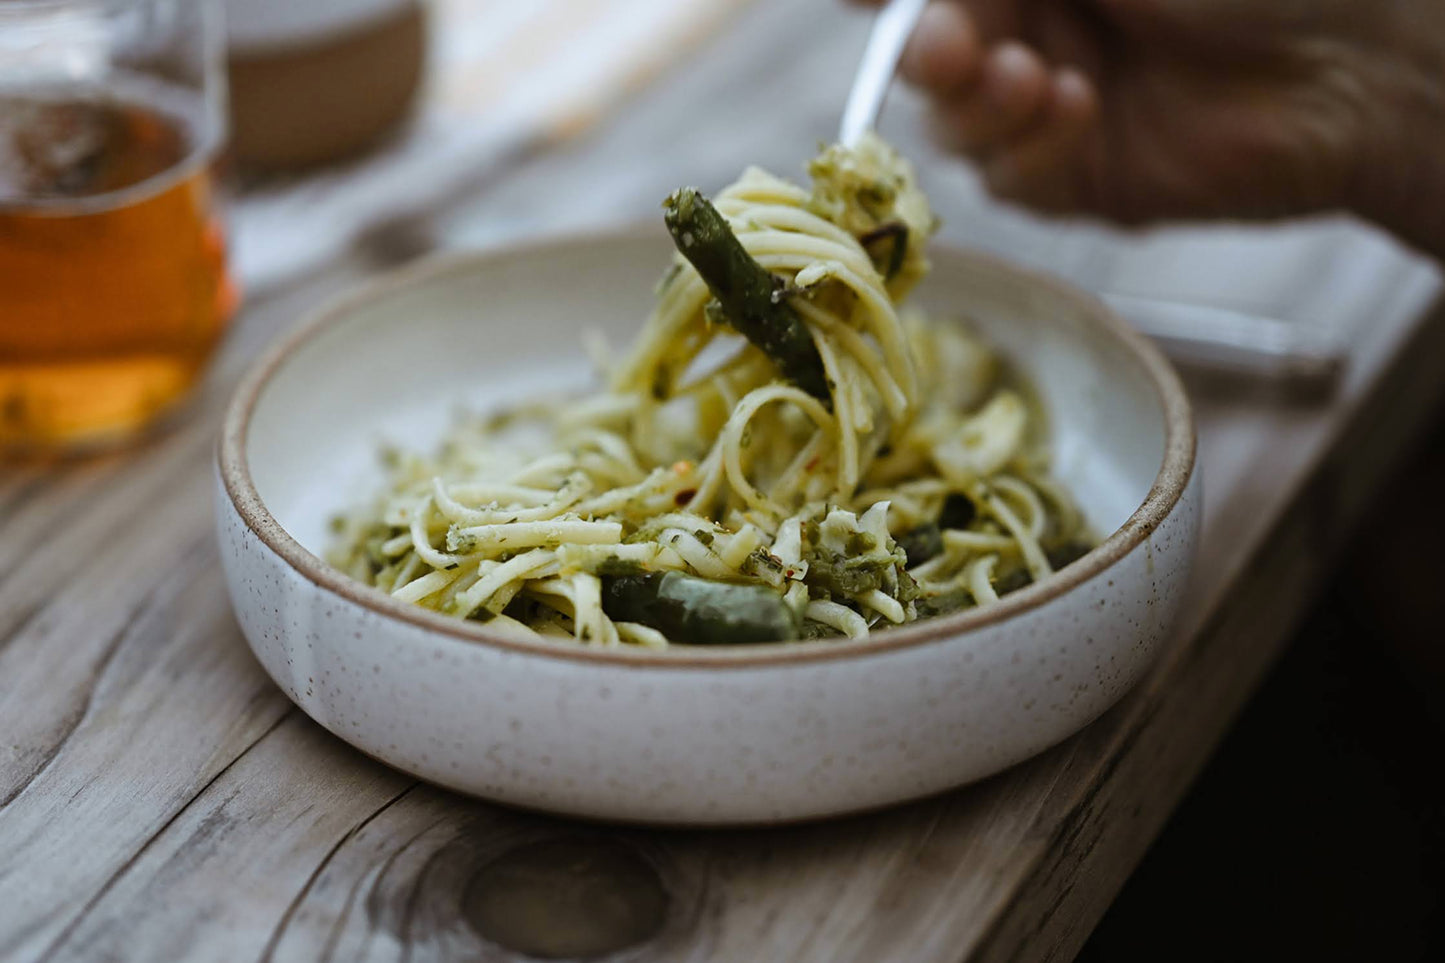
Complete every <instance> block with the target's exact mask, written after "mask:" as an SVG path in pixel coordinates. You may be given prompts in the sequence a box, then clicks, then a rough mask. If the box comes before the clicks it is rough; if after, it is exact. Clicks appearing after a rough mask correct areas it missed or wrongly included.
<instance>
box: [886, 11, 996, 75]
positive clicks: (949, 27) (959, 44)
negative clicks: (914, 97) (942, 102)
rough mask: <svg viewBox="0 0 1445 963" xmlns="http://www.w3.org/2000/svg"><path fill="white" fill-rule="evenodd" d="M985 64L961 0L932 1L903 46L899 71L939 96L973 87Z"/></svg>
mask: <svg viewBox="0 0 1445 963" xmlns="http://www.w3.org/2000/svg"><path fill="white" fill-rule="evenodd" d="M982 66H983V47H982V44H981V43H980V41H979V35H978V30H977V28H976V27H975V25H974V21H973V17H972V16H970V14H969V12H968V11H967V10H966V9H965V8H964V6H963V4H961V3H949V2H945V3H931V4H929V5H928V7H927V8H926V9H925V10H924V11H923V15H922V16H921V17H920V18H919V20H918V28H917V29H916V30H914V31H913V36H912V38H911V39H910V40H909V42H908V46H907V47H906V48H904V51H903V60H902V62H901V63H900V64H899V72H900V73H902V74H903V77H904V79H906V80H907V81H908V82H909V83H911V84H913V85H914V86H916V87H921V88H923V89H924V90H925V91H928V92H930V93H932V94H934V95H936V96H950V95H953V94H956V93H958V92H960V91H962V90H964V89H966V88H968V87H970V86H972V84H973V82H974V80H975V79H976V78H977V76H978V72H979V70H980V68H981V67H982Z"/></svg>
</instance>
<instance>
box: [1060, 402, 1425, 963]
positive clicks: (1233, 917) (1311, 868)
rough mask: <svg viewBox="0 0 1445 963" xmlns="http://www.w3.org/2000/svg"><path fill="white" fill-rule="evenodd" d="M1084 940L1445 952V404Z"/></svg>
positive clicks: (1173, 949)
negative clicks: (1329, 580) (1292, 636)
mask: <svg viewBox="0 0 1445 963" xmlns="http://www.w3.org/2000/svg"><path fill="white" fill-rule="evenodd" d="M1376 505H1377V507H1376V509H1375V510H1374V511H1373V513H1372V514H1371V515H1370V517H1368V518H1367V519H1366V520H1365V522H1364V524H1363V525H1362V526H1361V530H1360V532H1359V534H1358V536H1357V537H1356V539H1355V541H1354V543H1353V544H1352V545H1351V546H1350V548H1349V550H1348V551H1347V552H1346V554H1345V556H1344V558H1343V559H1342V564H1341V566H1340V569H1339V572H1338V574H1337V576H1336V577H1335V579H1334V580H1333V582H1332V584H1331V585H1330V586H1329V588H1328V589H1327V590H1326V592H1325V593H1324V595H1323V597H1322V598H1321V600H1320V602H1319V604H1318V605H1317V606H1316V608H1315V610H1314V611H1313V612H1312V613H1311V615H1310V616H1309V617H1308V619H1307V621H1306V623H1305V625H1304V626H1303V627H1302V629H1301V630H1300V632H1299V633H1298V635H1297V636H1296V638H1295V640H1294V642H1293V643H1292V644H1291V646H1290V647H1289V649H1288V651H1287V652H1286V654H1285V655H1284V656H1283V658H1282V659H1281V660H1280V662H1279V664H1278V665H1277V666H1276V668H1275V669H1274V671H1273V672H1272V673H1271V674H1270V676H1269V677H1268V679H1267V680H1266V682H1265V683H1264V685H1263V687H1262V688H1261V689H1260V691H1259V692H1258V694H1257V695H1256V696H1255V698H1254V699H1253V700H1252V701H1251V702H1250V704H1249V706H1248V707H1247V708H1246V710H1245V712H1244V713H1243V715H1242V716H1241V717H1240V719H1239V721H1238V723H1237V724H1236V725H1235V727H1234V728H1233V730H1232V731H1231V732H1230V734H1229V735H1228V736H1227V737H1226V739H1225V741H1224V742H1223V744H1222V745H1221V746H1220V749H1219V751H1218V753H1217V754H1216V756H1215V758H1214V760H1213V761H1212V762H1211V763H1210V765H1209V766H1208V768H1207V769H1206V770H1205V771H1204V773H1203V774H1202V775H1201V777H1200V779H1199V781H1198V782H1197V783H1196V785H1195V787H1194V788H1193V790H1192V791H1191V792H1190V794H1189V796H1188V797H1187V799H1186V800H1185V802H1184V803H1183V804H1182V805H1181V806H1180V808H1179V810H1178V811H1177V812H1176V813H1175V816H1174V818H1173V819H1172V820H1171V821H1170V822H1169V824H1168V825H1167V826H1166V827H1165V829H1164V831H1163V833H1162V834H1161V835H1160V837H1159V839H1158V840H1157V841H1156V842H1155V844H1154V846H1153V847H1152V848H1151V849H1150V851H1149V853H1148V855H1147V856H1146V857H1145V859H1144V861H1143V863H1141V864H1140V866H1139V868H1138V869H1137V870H1136V871H1135V873H1134V875H1133V876H1132V877H1131V878H1130V879H1129V881H1128V882H1127V883H1126V884H1125V886H1124V889H1123V890H1122V891H1121V893H1120V894H1119V898H1118V899H1117V900H1116V902H1115V903H1114V905H1113V906H1112V907H1111V908H1110V910H1109V912H1108V913H1107V914H1106V915H1105V917H1104V919H1103V920H1102V921H1101V922H1100V923H1099V926H1098V927H1097V929H1096V930H1095V931H1094V934H1093V935H1092V936H1091V937H1090V939H1089V942H1088V944H1087V945H1086V946H1085V947H1084V950H1083V951H1082V952H1081V953H1080V955H1079V957H1078V960H1079V961H1080V963H1115V961H1119V963H1134V961H1144V960H1148V961H1169V963H1192V961H1206V960H1207V961H1219V960H1247V961H1252V960H1271V961H1274V960H1279V961H1293V960H1311V961H1333V960H1351V961H1355V960H1358V961H1376V960H1378V961H1397V960H1403V961H1413V960H1420V961H1431V960H1445V893H1442V889H1445V885H1442V873H1445V789H1442V784H1445V779H1442V776H1445V411H1442V412H1440V415H1439V417H1438V418H1437V420H1436V427H1435V429H1434V430H1433V431H1432V432H1431V434H1430V435H1429V437H1428V442H1427V444H1426V445H1425V446H1423V448H1422V450H1421V451H1420V452H1419V453H1418V454H1417V455H1416V457H1415V458H1414V459H1412V461H1411V463H1410V464H1409V466H1408V467H1407V468H1406V469H1405V470H1404V471H1403V472H1401V473H1400V475H1399V476H1398V477H1397V478H1396V479H1395V481H1394V482H1393V483H1392V484H1391V486H1390V487H1389V488H1388V489H1387V490H1386V492H1385V493H1384V494H1383V495H1382V497H1381V498H1380V499H1379V501H1378V502H1377V503H1376Z"/></svg>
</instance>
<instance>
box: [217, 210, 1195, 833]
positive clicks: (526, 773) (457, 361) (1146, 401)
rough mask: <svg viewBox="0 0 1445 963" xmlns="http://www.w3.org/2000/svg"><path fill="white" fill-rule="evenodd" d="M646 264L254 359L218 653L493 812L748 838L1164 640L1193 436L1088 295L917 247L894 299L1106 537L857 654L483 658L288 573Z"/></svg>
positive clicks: (337, 319) (342, 581)
mask: <svg viewBox="0 0 1445 963" xmlns="http://www.w3.org/2000/svg"><path fill="white" fill-rule="evenodd" d="M668 254H669V244H668V241H667V238H666V236H665V235H664V234H663V232H662V231H661V230H660V229H659V230H657V231H655V232H618V233H612V234H605V235H599V236H593V237H584V238H577V239H569V240H560V241H547V242H541V243H537V244H533V245H528V246H522V247H517V248H512V249H509V250H505V251H499V252H495V253H485V254H477V255H463V256H460V257H450V258H444V259H440V260H434V261H431V262H430V263H427V264H424V265H421V266H418V267H415V268H411V269H409V270H406V271H403V272H401V273H400V274H398V275H395V276H393V277H390V278H388V279H386V280H384V281H381V282H379V283H377V284H374V285H371V286H369V287H367V288H366V289H364V290H362V291H358V292H357V293H355V294H353V295H351V296H350V297H347V298H346V299H344V300H343V301H341V302H340V303H338V304H335V305H332V306H331V307H329V308H328V309H326V310H325V311H323V312H321V313H320V314H319V315H318V316H316V317H314V318H312V319H310V320H309V321H307V322H306V323H305V324H303V325H302V326H301V327H300V329H299V330H298V331H296V332H295V333H294V334H292V335H290V336H289V337H288V338H286V339H284V340H283V341H282V342H281V343H279V344H278V345H276V346H275V347H274V348H272V349H271V350H270V351H269V352H268V353H267V354H266V356H265V357H264V358H262V359H261V360H260V361H259V362H258V363H257V365H256V366H255V368H254V369H253V370H252V371H251V373H250V374H249V376H248V377H247V378H246V379H245V381H244V383H243V384H242V385H241V387H240V388H239V390H238V391H237V393H236V396H235V399H234V400H233V401H232V403H231V406H230V410H229V412H228V413H227V417H226V423H225V428H224V435H223V438H222V442H221V449H220V475H219V485H218V489H217V516H218V519H217V521H218V526H219V532H220V541H221V551H222V558H223V560H224V563H225V568H226V574H227V580H228V583H229V585H230V591H231V596H232V599H233V601H234V602H235V607H236V612H237V615H238V616H239V618H240V622H241V627H242V629H243V630H244V631H245V634H246V638H247V639H248V640H249V641H250V644H251V647H252V648H253V649H254V650H255V652H256V655H257V657H258V658H259V659H260V660H261V663H262V664H263V665H264V666H265V667H266V670H267V671H268V672H269V673H270V674H271V676H272V678H274V679H275V680H276V682H277V684H278V685H280V686H281V688H282V689H284V690H285V691H286V693H287V694H288V695H289V696H290V697H291V698H292V699H294V700H295V702H296V704H297V705H299V706H301V708H302V709H304V710H305V711H306V712H307V713H308V714H309V715H310V716H311V717H312V718H314V719H315V720H316V721H317V722H319V723H321V724H322V725H323V726H325V727H326V728H327V729H330V730H331V731H332V732H334V733H335V734H336V735H338V736H340V737H341V738H342V739H345V740H346V741H348V742H350V743H351V744H353V745H354V746H356V747H358V748H360V749H362V750H363V751H365V752H368V753H370V754H371V755H373V756H375V757H376V758H378V759H381V760H383V761H384V762H386V763H388V764H390V765H393V766H396V767H397V768H400V769H404V770H406V771H408V772H411V773H414V774H415V775H417V776H420V777H421V778H423V779H427V780H430V781H432V782H436V783H440V784H442V785H445V786H449V787H451V788H454V789H457V790H460V791H462V792H467V793H474V794H476V795H479V796H486V797H489V798H492V799H497V800H501V801H504V802H508V803H513V804H517V805H521V806H527V807H533V808H537V809H545V810H551V811H555V812H559V813H568V814H575V815H581V816H589V817H597V818H602V819H617V820H629V821H639V822H648V823H688V824H712V823H757V822H769V821H777V820H794V819H803V818H810V817H817V816H825V815H830V814H835V813H842V812H847V811H850V810H859V809H867V808H870V807H877V806H882V805H886V804H888V803H893V802H898V801H901V800H905V799H910V798H913V797H917V796H923V795H926V794H929V793H934V792H938V791H940V790H942V789H946V788H948V787H950V786H955V785H958V784H960V783H965V782H968V781H970V780H974V779H978V778H981V777H983V776H986V775H989V774H990V773H993V772H996V771H998V770H999V769H1002V768H1004V767H1005V766H1008V765H1010V764H1011V763H1014V762H1017V761H1018V760H1020V759H1023V758H1025V757H1027V756H1029V755H1031V754H1033V753H1037V752H1039V751H1040V750H1042V749H1044V748H1045V747H1047V746H1049V745H1051V744H1052V743H1055V742H1058V741H1059V740H1061V739H1063V738H1064V737H1066V736H1068V735H1069V734H1071V733H1073V732H1075V731H1076V730H1078V729H1079V728H1081V727H1082V726H1084V725H1085V724H1086V723H1088V722H1089V721H1090V720H1091V719H1093V718H1094V717H1095V716H1097V715H1098V714H1099V713H1100V712H1102V711H1103V710H1104V709H1105V708H1107V707H1108V706H1109V705H1110V704H1112V703H1113V702H1114V701H1115V700H1116V699H1118V698H1119V696H1120V695H1121V694H1122V693H1123V692H1124V691H1125V690H1126V689H1127V688H1128V687H1129V686H1130V685H1131V684H1132V683H1133V682H1134V681H1135V680H1136V679H1137V678H1138V677H1139V675H1140V673H1141V672H1143V670H1144V669H1145V667H1146V666H1147V665H1148V663H1149V660H1150V658H1151V657H1152V656H1153V654H1154V652H1155V650H1156V648H1157V647H1158V645H1159V643H1160V640H1161V639H1162V637H1163V636H1164V634H1165V632H1166V630H1167V629H1168V627H1169V623H1170V619H1171V617H1172V615H1173V613H1174V610H1175V607H1176V603H1177V601H1178V599H1179V597H1180V594H1181V591H1182V588H1183V585H1184V582H1185V579H1186V575H1187V571H1188V568H1189V562H1190V558H1191V556H1192V553H1193V549H1194V544H1195V536H1196V519H1197V516H1198V506H1199V485H1198V481H1197V478H1196V475H1195V472H1194V429H1193V424H1192V421H1191V417H1190V412H1189V405H1188V402H1187V400H1186V399H1185V396H1184V392H1183V390H1182V388H1181V387H1180V385H1179V382H1178V380H1177V379H1176V377H1175V375H1174V372H1173V371H1172V369H1171V368H1170V367H1169V365H1168V364H1167V363H1166V362H1165V361H1164V360H1163V358H1162V357H1160V355H1159V354H1158V353H1157V352H1156V351H1155V350H1154V349H1153V347H1151V346H1150V345H1149V344H1148V343H1146V342H1145V341H1144V340H1143V339H1142V338H1140V337H1139V336H1137V335H1135V334H1133V333H1132V332H1130V331H1129V330H1128V329H1127V328H1126V327H1125V326H1124V325H1123V324H1122V323H1121V322H1120V321H1118V320H1117V319H1115V318H1114V317H1113V316H1112V315H1111V314H1110V313H1109V312H1108V311H1107V309H1105V308H1104V307H1103V306H1102V305H1100V304H1099V303H1098V302H1097V301H1095V300H1093V299H1092V298H1090V297H1088V296H1086V295H1084V294H1082V293H1080V292H1078V291H1075V290H1073V289H1071V288H1069V287H1067V286H1065V285H1063V284H1060V283H1057V282H1054V281H1051V280H1048V279H1045V278H1042V277H1039V276H1036V275H1033V274H1028V273H1025V272H1023V271H1020V270H1018V269H1016V268H1013V267H1009V266H1007V265H1005V264H1002V263H999V262H998V261H995V260H992V259H990V258H986V257H983V256H980V255H977V254H969V253H964V252H960V251H954V250H948V249H939V250H936V251H935V252H934V262H935V270H934V274H933V276H932V278H931V279H930V280H929V282H928V283H927V284H926V286H925V287H924V288H923V289H922V290H921V291H920V293H919V296H918V299H919V300H921V301H922V302H923V303H924V304H926V305H929V306H931V307H932V308H933V309H935V310H936V311H939V312H942V313H948V312H953V313H955V314H958V313H967V314H968V316H970V317H971V318H972V319H973V320H974V321H975V323H976V324H977V325H978V326H979V327H980V328H981V329H982V331H983V333H984V334H985V335H986V336H987V337H988V338H990V339H991V340H992V341H993V342H994V343H995V344H997V345H998V346H999V347H1000V348H1002V349H1003V351H1004V352H1005V353H1006V354H1007V355H1008V356H1009V357H1010V358H1011V359H1012V360H1013V362H1014V363H1015V364H1017V365H1018V366H1019V367H1020V368H1021V369H1023V371H1024V372H1025V373H1026V374H1027V375H1028V376H1029V377H1030V378H1031V379H1032V381H1033V383H1034V384H1035V385H1036V386H1037V388H1038V389H1039V392H1040V395H1041V397H1042V401H1043V404H1044V406H1045V408H1046V409H1047V414H1048V417H1049V420H1050V431H1051V435H1052V444H1053V449H1054V466H1055V470H1056V472H1057V474H1058V475H1059V476H1060V477H1061V478H1062V480H1063V481H1064V482H1065V483H1066V484H1067V485H1068V486H1069V487H1070V489H1072V491H1073V492H1074V493H1075V494H1076V496H1077V498H1078V500H1079V502H1080V503H1081V504H1082V506H1083V507H1084V509H1085V511H1086V513H1087V514H1088V516H1089V519H1090V520H1091V522H1092V523H1093V525H1094V527H1095V528H1096V529H1097V530H1099V531H1101V532H1112V533H1113V534H1112V535H1110V536H1109V538H1108V539H1107V540H1106V541H1105V542H1104V543H1103V544H1102V545H1100V546H1099V547H1098V548H1097V549H1095V550H1094V551H1092V552H1090V553H1089V554H1088V555H1087V556H1085V557H1084V558H1082V559H1080V560H1079V561H1077V562H1075V563H1074V564H1073V565H1070V566H1069V567H1068V568H1066V569H1064V570H1063V571H1061V572H1059V573H1057V574H1056V575H1054V576H1053V577H1052V578H1050V579H1048V580H1047V581H1045V582H1043V583H1040V584H1038V585H1034V586H1031V587H1029V588H1027V589H1024V590H1022V591H1019V592H1017V593H1015V594H1013V595H1010V596H1007V597H1006V598H1005V599H1004V600H1003V601H1001V602H1000V603H999V604H997V605H994V606H992V607H989V608H986V609H981V610H975V611H972V612H966V613H962V614H958V615H954V616H950V617H947V618H942V619H937V620H933V621H927V622H921V623H915V624H914V625H911V626H907V627H904V628H900V629H896V630H890V631H886V632H881V633H878V634H876V635H874V636H873V637H872V638H871V639H867V640H863V641H860V642H846V641H827V642H813V643H792V644H776V645H753V646H720V647H693V646H675V647H673V648H672V649H670V650H669V651H665V652H649V651H643V650H633V649H627V650H620V651H619V650H614V651H598V650H593V649H587V648H582V647H580V646H574V645H571V644H568V643H561V642H557V643H553V642H541V643H526V642H519V641H512V640H507V639H502V638H497V637H495V636H493V635H491V634H489V633H488V632H487V629H486V626H485V625H482V624H478V623H472V622H463V621H459V620H455V619H448V618H445V617H442V616H440V615H436V614H434V613H431V612H429V611H425V610H422V609H419V608H416V607H413V606H409V605H406V604H403V603H400V602H396V601H393V600H392V599H391V598H389V597H387V596H386V595H385V594H383V593H381V592H379V591H377V590H375V589H372V588H368V587H366V586H363V585H360V584H357V583H355V582H353V581H351V580H350V579H348V578H346V577H345V576H343V575H341V574H340V573H339V572H337V571H335V570H333V569H331V568H330V567H328V566H327V565H326V564H324V563H323V562H322V561H320V559H319V558H318V556H319V555H321V554H322V552H323V551H324V548H325V545H326V542H327V537H328V535H327V528H326V522H327V519H328V518H329V517H330V516H331V515H332V514H334V513H335V512H336V511H337V510H339V509H341V508H342V507H344V506H346V505H349V504H351V503H353V502H354V500H355V499H356V498H357V497H359V496H364V495H366V494H367V493H368V492H369V491H370V490H372V487H373V486H374V485H375V484H376V483H377V482H378V481H379V476H378V475H377V473H376V467H375V466H376V461H375V458H376V449H377V446H378V444H379V443H381V442H383V441H392V442H399V443H401V444H403V445H406V446H410V447H421V448H425V447H428V446H430V445H432V444H433V442H434V441H435V439H436V438H437V437H438V435H439V434H440V432H441V431H442V430H443V429H444V428H445V427H446V426H447V424H448V422H449V420H450V419H451V417H452V415H453V412H454V411H455V409H456V406H457V405H458V404H459V403H466V404H469V405H476V406H485V405H492V404H495V403H497V402H499V401H501V400H503V399H516V398H521V397H526V396H527V395H528V394H533V393H536V392H538V391H539V390H542V389H543V388H544V387H545V386H549V385H551V386H557V385H561V386H564V387H566V388H568V389H575V388H578V387H580V386H582V385H583V384H584V383H585V382H586V381H588V380H589V378H590V375H589V374H588V373H587V372H588V366H587V365H586V363H585V361H584V359H583V352H582V351H581V349H580V348H579V346H578V333H579V332H580V331H581V330H582V329H583V328H584V327H587V326H595V327H598V328H600V329H601V330H603V331H604V332H605V333H606V334H607V335H608V337H609V338H610V340H611V341H612V343H613V344H619V345H620V344H625V343H627V341H628V339H630V338H631V337H632V335H633V334H634V333H635V332H636V330H637V328H638V326H639V325H640V323H641V320H642V319H643V318H644V317H645V315H646V312H647V310H648V307H649V301H650V297H651V291H652V288H653V284H654V282H655V281H656V279H657V277H658V275H659V272H660V270H661V266H662V265H663V264H665V263H666V259H667V257H668Z"/></svg>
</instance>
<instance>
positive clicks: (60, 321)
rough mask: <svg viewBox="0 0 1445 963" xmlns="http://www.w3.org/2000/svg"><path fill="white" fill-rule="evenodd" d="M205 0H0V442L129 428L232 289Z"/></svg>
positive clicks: (145, 415) (218, 41) (165, 392)
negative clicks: (220, 199)
mask: <svg viewBox="0 0 1445 963" xmlns="http://www.w3.org/2000/svg"><path fill="white" fill-rule="evenodd" d="M223 58H224V38H223V35H222V25H221V19H220V11H219V7H218V4H217V3H216V2H215V0H0V455H5V454H13V453H14V452H16V451H28V450H32V449H40V450H74V449H77V448H87V447H92V446H96V445H104V444H111V443H116V442H120V441H124V440H126V439H129V438H133V437H135V436H136V435H137V434H139V433H141V432H143V431H144V430H145V429H146V428H148V427H149V426H151V425H153V424H154V423H155V422H156V421H157V420H158V419H160V418H161V417H163V416H164V415H165V414H166V413H168V412H170V411H172V410H174V409H175V408H176V407H177V406H178V405H179V404H180V403H181V402H182V401H183V400H184V399H185V398H186V397H187V395H188V394H189V392H190V389H191V388H192V387H193V385H194V384H195V383H196V381H197V379H198V378H199V377H200V375H201V374H202V373H203V371H204V370H205V366H206V363H207V361H208V360H209V358H210V356H211V353H212V351H213V350H214V349H215V347H216V344H217V342H218V341H219V339H220V337H221V335H222V332H223V331H224V329H225V326H226V323H227V321H228V320H229V318H230V316H231V314H232V313H233V310H234V308H235V302H236V291H235V288H234V286H233V285H232V283H231V281H230V278H229V276H228V274H227V271H226V238H225V230H224V225H223V223H222V220H221V212H220V208H219V204H218V198H217V189H216V168H217V158H218V156H219V153H220V150H221V146H222V143H223V141H224V137H225V123H226V121H225V117H226V111H225V74H224V72H223V64H224V59H223Z"/></svg>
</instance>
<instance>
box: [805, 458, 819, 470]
mask: <svg viewBox="0 0 1445 963" xmlns="http://www.w3.org/2000/svg"><path fill="white" fill-rule="evenodd" d="M822 458H823V456H822V455H814V456H813V457H812V458H809V459H808V463H807V464H806V465H804V466H803V471H812V470H813V469H814V468H817V467H818V462H819V461H821V460H822Z"/></svg>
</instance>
